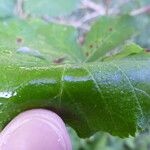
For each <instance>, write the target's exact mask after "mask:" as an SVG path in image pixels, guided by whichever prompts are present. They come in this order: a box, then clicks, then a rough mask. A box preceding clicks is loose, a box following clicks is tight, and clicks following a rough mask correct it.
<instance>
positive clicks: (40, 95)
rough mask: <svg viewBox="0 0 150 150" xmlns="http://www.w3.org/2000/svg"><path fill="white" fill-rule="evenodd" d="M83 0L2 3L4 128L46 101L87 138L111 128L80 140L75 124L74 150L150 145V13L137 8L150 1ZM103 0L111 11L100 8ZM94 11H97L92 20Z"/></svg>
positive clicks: (0, 121)
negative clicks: (142, 12)
mask: <svg viewBox="0 0 150 150" xmlns="http://www.w3.org/2000/svg"><path fill="white" fill-rule="evenodd" d="M21 2H22V3H21ZM108 2H109V1H108ZM83 3H84V2H83V1H80V0H76V1H73V0H70V1H69V2H67V3H66V1H64V0H59V1H52V0H43V1H38V2H37V1H35V0H25V1H16V0H13V1H12V0H5V1H2V2H1V3H0V76H1V77H0V129H2V128H3V127H4V126H5V125H6V124H7V123H8V122H9V121H10V120H11V119H12V118H13V117H14V116H16V115H17V114H18V113H20V112H22V111H24V110H28V109H31V108H39V107H41V108H46V109H50V110H53V111H55V112H56V113H58V114H59V115H60V116H61V117H62V118H63V119H64V121H65V123H66V124H68V125H69V126H71V127H73V128H74V129H75V130H76V132H77V134H78V135H79V136H80V137H88V136H90V135H92V134H94V133H95V132H97V131H105V132H108V133H109V134H108V133H103V132H99V133H96V134H95V135H94V136H92V137H90V138H86V139H80V138H79V137H78V136H77V134H76V132H75V131H73V130H72V129H70V128H69V129H68V130H69V132H70V134H71V138H72V141H73V147H74V150H81V149H86V150H88V149H89V150H90V149H93V150H99V149H103V150H105V149H106V150H120V149H122V150H143V149H144V147H145V150H146V149H148V146H149V136H150V135H149V129H147V130H144V129H145V127H146V126H147V125H148V123H149V116H150V111H149V105H150V103H149V100H150V65H149V63H150V59H149V58H150V53H149V48H150V44H149V41H148V37H149V36H148V35H149V32H148V29H149V23H150V19H149V15H148V14H138V13H139V12H140V11H137V10H139V9H140V8H141V7H142V8H143V7H144V8H145V5H148V4H149V2H148V1H146V0H144V1H142V2H141V1H136V2H135V1H132V2H130V3H126V4H122V3H121V1H112V3H111V4H109V3H106V2H105V1H104V2H103V3H102V2H101V3H99V1H98V0H97V1H95V2H94V4H93V3H92V4H93V5H92V6H94V7H90V8H88V7H89V6H88V5H87V6H85V5H84V7H83V6H82V4H83ZM99 4H100V5H101V8H103V7H106V8H105V9H106V10H105V9H104V10H105V11H106V14H104V12H101V11H100V10H98V8H97V7H96V9H95V6H97V5H98V6H99ZM116 4H117V5H116ZM105 5H106V6H105ZM109 7H112V8H109ZM94 9H95V10H94ZM108 9H110V10H108ZM114 9H115V11H114ZM136 9H137V10H136ZM102 10H103V9H102ZM93 11H98V14H99V15H98V17H97V18H96V19H95V18H94V19H93V18H92V19H89V20H88V17H89V16H86V14H88V15H90V14H92V13H93ZM109 12H112V14H111V15H107V14H108V13H109ZM116 12H117V14H116ZM94 13H95V12H94ZM69 14H70V15H69ZM102 14H103V16H101V15H102ZM118 14H119V15H118ZM135 14H136V15H135ZM137 14H138V15H137ZM83 15H85V16H83ZM60 16H61V17H60ZM64 16H65V17H64ZM81 16H83V18H81V19H80V18H78V17H81ZM68 18H69V19H70V20H69V19H68ZM62 19H63V20H62ZM65 19H67V23H66V20H65ZM139 19H140V21H139ZM78 20H79V21H78ZM69 21H70V22H69ZM72 22H73V23H72ZM62 24H63V25H62ZM65 24H66V25H65ZM137 44H139V45H137ZM142 47H143V48H142ZM141 130H144V131H145V132H141ZM139 132H140V133H139ZM135 133H136V134H135ZM110 134H112V135H117V136H120V137H121V138H119V137H115V136H112V135H110ZM131 135H132V136H135V138H134V137H131ZM128 136H129V137H128ZM122 137H128V138H122Z"/></svg>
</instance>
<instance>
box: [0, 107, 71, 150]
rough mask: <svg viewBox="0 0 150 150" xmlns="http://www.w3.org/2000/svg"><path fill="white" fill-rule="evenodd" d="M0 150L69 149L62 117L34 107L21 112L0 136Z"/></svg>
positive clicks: (69, 145) (69, 143)
mask: <svg viewBox="0 0 150 150" xmlns="http://www.w3.org/2000/svg"><path fill="white" fill-rule="evenodd" d="M0 149H1V150H34V149H36V150H50V149H55V150H71V149H72V148H71V141H70V138H69V135H68V133H67V130H66V127H65V124H64V123H63V121H62V119H61V118H60V117H59V116H58V115H57V114H55V113H53V112H51V111H48V110H44V109H35V110H30V111H26V112H23V113H21V114H20V115H18V116H17V117H16V118H15V119H14V120H12V121H11V122H10V123H9V124H8V125H7V126H6V128H5V129H4V130H3V131H2V133H1V136H0Z"/></svg>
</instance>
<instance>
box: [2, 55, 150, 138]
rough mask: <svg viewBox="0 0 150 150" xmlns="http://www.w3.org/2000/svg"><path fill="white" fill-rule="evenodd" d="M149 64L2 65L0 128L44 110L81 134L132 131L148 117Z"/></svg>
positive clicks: (149, 94)
mask: <svg viewBox="0 0 150 150" xmlns="http://www.w3.org/2000/svg"><path fill="white" fill-rule="evenodd" d="M0 57H1V58H2V57H3V55H2V56H0ZM149 64H150V61H113V62H100V63H91V64H90V63H89V64H88V63H87V64H72V65H69V64H66V65H59V66H58V65H57V66H52V65H49V66H47V64H46V65H45V67H44V65H43V67H28V66H22V64H20V65H19V64H18V66H16V65H13V64H12V65H7V64H6V65H5V64H4V63H2V64H0V76H1V77H0V112H1V113H0V128H1V129H2V128H3V127H4V126H5V125H6V124H7V123H8V122H9V121H10V120H11V119H12V118H13V117H15V116H16V115H17V114H18V113H20V112H22V111H24V110H28V109H32V108H47V109H50V110H52V111H54V112H56V113H58V114H59V115H60V116H61V117H62V118H63V119H64V121H65V122H66V123H67V124H69V125H70V126H71V127H73V128H74V129H76V131H77V133H78V134H79V135H80V136H84V137H85V136H89V135H91V134H93V133H95V132H96V131H99V130H102V131H107V132H109V133H111V134H113V135H118V136H128V135H129V134H131V135H134V133H135V131H136V130H137V128H143V127H144V125H145V122H146V121H147V118H149V116H150V110H149V107H150V103H149V100H150V65H149Z"/></svg>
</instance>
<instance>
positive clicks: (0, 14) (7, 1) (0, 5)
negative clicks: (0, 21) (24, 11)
mask: <svg viewBox="0 0 150 150" xmlns="http://www.w3.org/2000/svg"><path fill="white" fill-rule="evenodd" d="M14 8H15V1H14V0H1V1H0V18H6V17H10V16H12V15H13V13H14Z"/></svg>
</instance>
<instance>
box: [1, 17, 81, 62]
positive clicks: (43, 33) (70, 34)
mask: <svg viewBox="0 0 150 150" xmlns="http://www.w3.org/2000/svg"><path fill="white" fill-rule="evenodd" d="M76 38H77V31H76V29H74V28H73V27H69V26H68V27H66V26H63V25H56V24H47V23H45V22H43V21H40V20H30V21H26V22H25V21H21V20H10V21H7V22H6V21H5V22H0V53H1V54H2V55H7V56H5V58H2V59H3V60H4V59H6V60H8V61H9V59H10V57H11V58H12V59H11V60H10V61H9V62H10V63H11V61H14V62H15V61H16V58H15V57H16V56H18V57H20V59H17V61H22V60H25V59H21V58H23V57H28V58H27V59H32V58H31V56H30V57H29V56H24V55H25V54H28V55H32V56H34V57H35V56H37V57H38V60H39V58H41V59H43V60H45V61H47V63H57V62H58V63H59V61H62V62H63V63H65V62H69V61H71V62H78V61H79V60H82V58H83V56H82V52H81V50H80V47H79V46H78V45H77V42H76ZM17 53H23V54H24V55H19V54H17ZM8 55H9V56H8ZM13 56H14V57H13ZM37 57H36V58H35V59H37ZM0 61H1V60H0ZM26 62H28V61H27V60H26ZM16 63H17V62H16Z"/></svg>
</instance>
